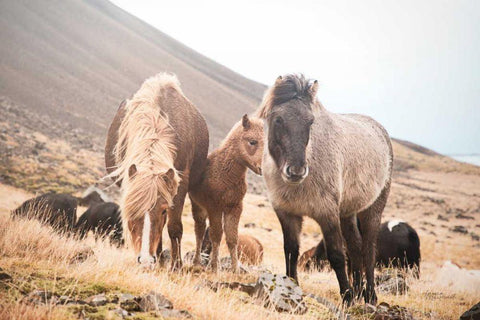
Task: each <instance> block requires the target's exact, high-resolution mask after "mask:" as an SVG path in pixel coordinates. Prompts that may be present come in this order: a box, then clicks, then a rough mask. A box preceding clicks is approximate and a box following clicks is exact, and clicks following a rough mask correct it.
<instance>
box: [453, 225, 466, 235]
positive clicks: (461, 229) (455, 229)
mask: <svg viewBox="0 0 480 320" xmlns="http://www.w3.org/2000/svg"><path fill="white" fill-rule="evenodd" d="M450 230H451V231H452V232H458V233H463V234H467V233H468V230H467V228H465V227H464V226H455V227H453V228H452V229H450Z"/></svg>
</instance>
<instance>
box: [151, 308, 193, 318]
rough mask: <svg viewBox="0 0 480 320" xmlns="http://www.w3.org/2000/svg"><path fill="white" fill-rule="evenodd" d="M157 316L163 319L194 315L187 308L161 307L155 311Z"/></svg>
mask: <svg viewBox="0 0 480 320" xmlns="http://www.w3.org/2000/svg"><path fill="white" fill-rule="evenodd" d="M155 316H157V317H160V318H161V319H171V318H183V319H186V318H188V319H190V318H192V315H191V314H190V313H189V312H188V311H187V310H172V309H161V310H158V311H156V312H155Z"/></svg>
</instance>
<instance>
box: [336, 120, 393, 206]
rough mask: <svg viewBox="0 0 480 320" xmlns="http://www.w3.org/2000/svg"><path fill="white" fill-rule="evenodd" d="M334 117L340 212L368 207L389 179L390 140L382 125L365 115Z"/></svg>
mask: <svg viewBox="0 0 480 320" xmlns="http://www.w3.org/2000/svg"><path fill="white" fill-rule="evenodd" d="M334 119H335V120H334V123H335V125H336V127H337V128H336V130H338V131H339V132H340V133H341V134H340V135H339V143H338V146H337V148H338V150H339V151H340V153H341V155H338V157H340V158H341V160H340V163H341V173H340V174H341V176H342V180H343V181H342V182H341V185H342V190H341V199H342V204H341V211H342V212H343V213H344V214H352V213H357V212H360V211H361V210H364V209H365V208H367V207H369V206H370V205H371V204H372V203H373V202H374V201H375V200H376V199H377V197H378V196H379V195H380V194H381V192H382V190H383V189H384V188H385V187H386V186H387V185H388V183H389V181H390V179H391V174H392V165H393V163H392V161H393V151H392V146H391V141H390V137H389V136H388V133H387V131H386V130H385V129H384V128H383V126H382V125H380V124H379V123H378V122H377V121H375V120H374V119H372V118H370V117H368V116H365V115H360V114H341V115H335V118H334Z"/></svg>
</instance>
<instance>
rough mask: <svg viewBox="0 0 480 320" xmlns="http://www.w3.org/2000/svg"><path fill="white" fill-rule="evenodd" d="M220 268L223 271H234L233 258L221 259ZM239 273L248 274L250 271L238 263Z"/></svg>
mask: <svg viewBox="0 0 480 320" xmlns="http://www.w3.org/2000/svg"><path fill="white" fill-rule="evenodd" d="M219 268H220V270H223V271H230V270H232V258H231V257H223V258H220V264H219ZM238 271H239V272H240V273H248V270H247V269H246V268H245V267H244V266H243V265H242V264H241V263H240V262H239V263H238Z"/></svg>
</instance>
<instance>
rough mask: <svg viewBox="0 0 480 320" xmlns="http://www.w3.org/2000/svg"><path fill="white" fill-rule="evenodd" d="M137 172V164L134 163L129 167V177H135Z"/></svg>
mask: <svg viewBox="0 0 480 320" xmlns="http://www.w3.org/2000/svg"><path fill="white" fill-rule="evenodd" d="M135 173H137V166H136V165H135V164H132V165H131V166H130V168H128V177H129V178H131V177H133V176H134V175H135Z"/></svg>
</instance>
